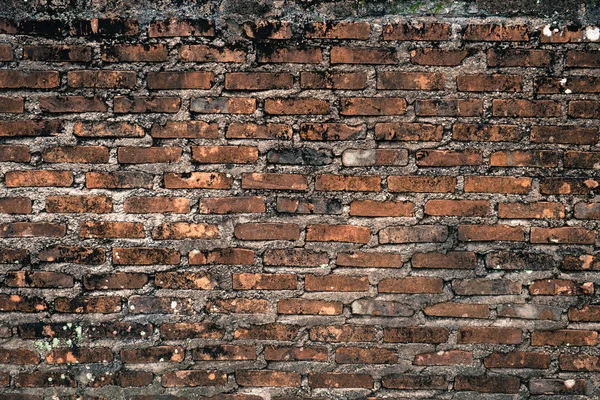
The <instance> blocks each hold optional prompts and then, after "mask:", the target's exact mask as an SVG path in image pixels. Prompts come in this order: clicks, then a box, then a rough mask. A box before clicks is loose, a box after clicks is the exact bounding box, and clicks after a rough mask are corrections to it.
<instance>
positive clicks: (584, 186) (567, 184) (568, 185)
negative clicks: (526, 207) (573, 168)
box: [540, 178, 600, 194]
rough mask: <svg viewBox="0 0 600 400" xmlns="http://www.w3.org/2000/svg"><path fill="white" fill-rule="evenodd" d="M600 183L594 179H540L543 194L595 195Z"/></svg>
mask: <svg viewBox="0 0 600 400" xmlns="http://www.w3.org/2000/svg"><path fill="white" fill-rule="evenodd" d="M599 185H600V183H598V181H596V180H594V179H592V178H587V179H584V178H544V179H540V192H541V193H542V194H587V193H593V191H594V189H596V188H597V187H598V186H599Z"/></svg>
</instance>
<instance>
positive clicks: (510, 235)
mask: <svg viewBox="0 0 600 400" xmlns="http://www.w3.org/2000/svg"><path fill="white" fill-rule="evenodd" d="M458 240H461V241H466V242H489V241H498V240H502V241H511V242H522V241H524V240H525V231H524V230H523V227H521V226H510V225H501V224H498V225H459V226H458Z"/></svg>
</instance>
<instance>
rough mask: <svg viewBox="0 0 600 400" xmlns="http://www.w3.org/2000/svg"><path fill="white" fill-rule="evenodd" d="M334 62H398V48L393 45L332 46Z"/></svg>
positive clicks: (332, 61) (332, 60)
mask: <svg viewBox="0 0 600 400" xmlns="http://www.w3.org/2000/svg"><path fill="white" fill-rule="evenodd" d="M330 57H331V63H332V64H398V56H397V55H396V49H394V48H391V47H379V48H373V47H342V46H334V47H332V48H331V55H330Z"/></svg>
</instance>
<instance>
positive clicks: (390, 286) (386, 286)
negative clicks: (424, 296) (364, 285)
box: [377, 276, 444, 294]
mask: <svg viewBox="0 0 600 400" xmlns="http://www.w3.org/2000/svg"><path fill="white" fill-rule="evenodd" d="M377 290H378V291H379V293H429V294H434V293H442V291H443V290H444V281H443V280H442V279H441V278H428V277H420V276H407V277H405V278H386V279H382V280H381V281H379V284H378V285H377Z"/></svg>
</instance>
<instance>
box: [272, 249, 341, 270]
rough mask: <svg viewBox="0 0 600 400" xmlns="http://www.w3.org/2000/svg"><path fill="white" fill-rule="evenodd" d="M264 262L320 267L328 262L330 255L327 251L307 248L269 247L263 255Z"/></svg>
mask: <svg viewBox="0 0 600 400" xmlns="http://www.w3.org/2000/svg"><path fill="white" fill-rule="evenodd" d="M263 262H264V264H265V265H279V266H289V267H318V266H320V265H323V264H328V263H329V256H328V255H327V253H318V252H313V251H311V250H305V249H287V250H275V249H267V250H266V251H265V253H264V255H263Z"/></svg>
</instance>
